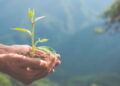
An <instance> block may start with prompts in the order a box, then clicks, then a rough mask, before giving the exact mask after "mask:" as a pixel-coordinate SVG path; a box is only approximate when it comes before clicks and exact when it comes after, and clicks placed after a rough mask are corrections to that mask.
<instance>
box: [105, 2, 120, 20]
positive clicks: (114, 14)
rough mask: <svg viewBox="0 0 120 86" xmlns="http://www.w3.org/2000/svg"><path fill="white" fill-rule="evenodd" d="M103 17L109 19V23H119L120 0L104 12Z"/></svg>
mask: <svg viewBox="0 0 120 86" xmlns="http://www.w3.org/2000/svg"><path fill="white" fill-rule="evenodd" d="M103 16H104V17H105V18H108V19H109V21H112V22H114V21H118V20H119V16H120V0H115V2H114V3H113V4H112V5H111V6H110V7H109V8H108V9H107V10H106V11H105V12H104V15H103Z"/></svg>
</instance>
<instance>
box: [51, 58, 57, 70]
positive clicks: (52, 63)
mask: <svg viewBox="0 0 120 86" xmlns="http://www.w3.org/2000/svg"><path fill="white" fill-rule="evenodd" d="M56 61H57V59H56V58H54V57H53V56H50V59H49V72H50V71H51V70H52V69H53V68H54V67H55V64H56Z"/></svg>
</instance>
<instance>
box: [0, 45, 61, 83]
mask: <svg viewBox="0 0 120 86" xmlns="http://www.w3.org/2000/svg"><path fill="white" fill-rule="evenodd" d="M28 52H32V48H31V47H30V46H28V45H12V46H6V45H0V71H1V72H3V73H6V74H8V75H10V76H12V77H14V78H15V79H16V80H19V81H21V82H22V83H24V84H31V83H32V82H33V81H35V80H38V79H41V78H43V77H45V76H47V75H48V74H49V73H51V72H54V67H55V66H57V65H59V64H60V61H59V60H58V59H59V58H60V55H58V54H57V55H56V57H57V58H54V57H53V56H50V55H49V54H47V53H45V52H43V51H40V50H36V51H35V53H38V54H43V55H44V56H47V57H48V58H47V59H45V60H41V59H40V58H30V57H26V56H23V55H20V54H18V53H24V54H25V53H28Z"/></svg>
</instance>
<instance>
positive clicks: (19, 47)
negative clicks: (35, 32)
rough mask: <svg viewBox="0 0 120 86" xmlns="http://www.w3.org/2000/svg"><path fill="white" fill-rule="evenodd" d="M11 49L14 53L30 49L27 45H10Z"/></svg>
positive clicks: (25, 51)
mask: <svg viewBox="0 0 120 86" xmlns="http://www.w3.org/2000/svg"><path fill="white" fill-rule="evenodd" d="M10 48H11V50H14V51H15V53H27V52H30V51H31V50H32V48H31V47H30V46H29V45H12V46H11V47H10Z"/></svg>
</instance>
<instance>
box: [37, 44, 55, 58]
mask: <svg viewBox="0 0 120 86" xmlns="http://www.w3.org/2000/svg"><path fill="white" fill-rule="evenodd" d="M37 48H38V49H39V50H42V51H45V52H47V53H49V54H50V55H52V56H53V57H55V58H56V52H55V50H54V49H53V48H51V47H47V46H40V47H37Z"/></svg>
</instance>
